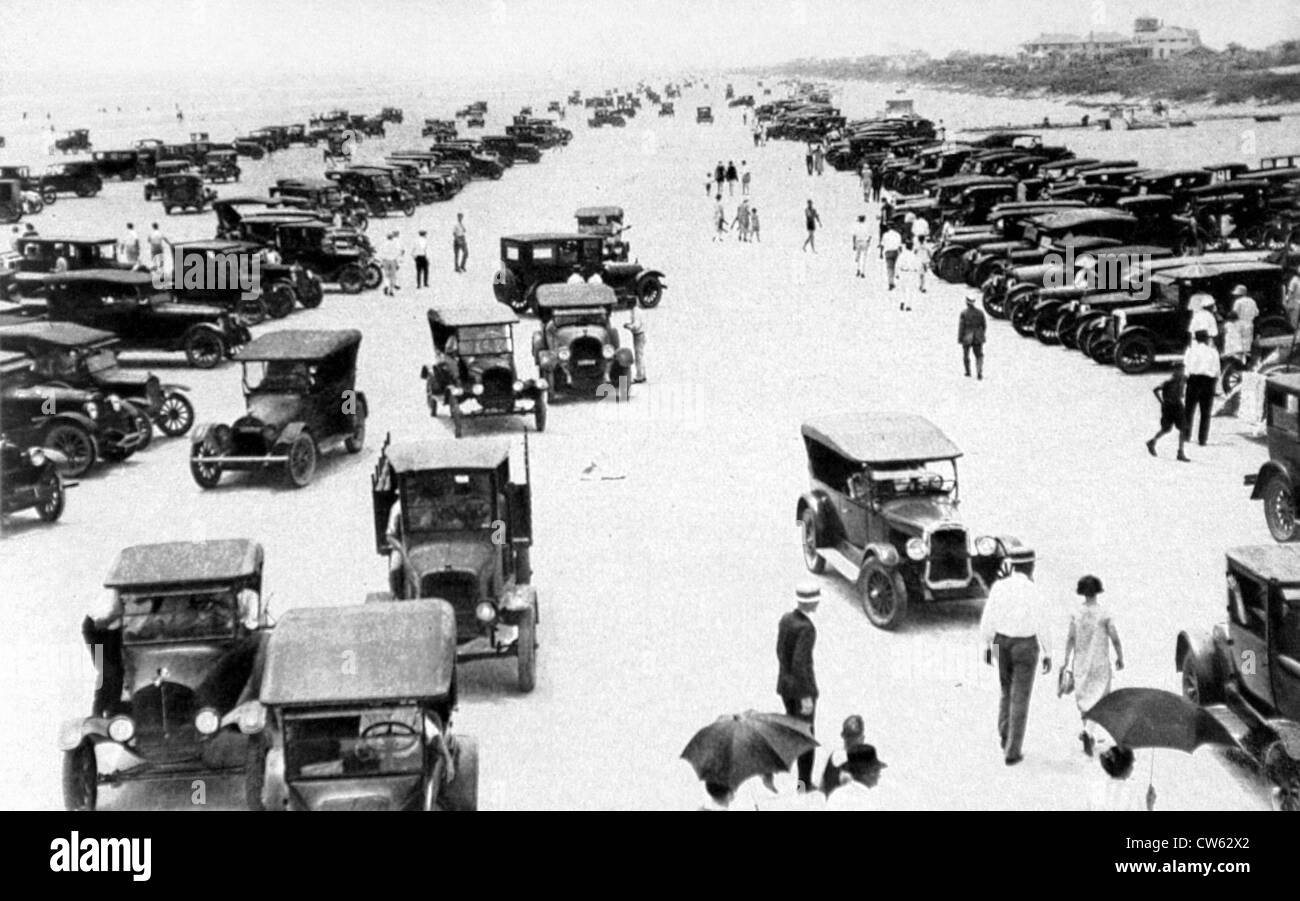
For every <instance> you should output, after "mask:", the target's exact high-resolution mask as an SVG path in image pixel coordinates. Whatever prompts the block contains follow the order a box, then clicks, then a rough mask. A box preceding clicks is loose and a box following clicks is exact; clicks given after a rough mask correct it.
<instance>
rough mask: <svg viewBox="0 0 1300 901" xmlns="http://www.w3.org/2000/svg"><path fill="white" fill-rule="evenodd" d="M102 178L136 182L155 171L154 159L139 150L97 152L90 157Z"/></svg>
mask: <svg viewBox="0 0 1300 901" xmlns="http://www.w3.org/2000/svg"><path fill="white" fill-rule="evenodd" d="M90 158H91V160H92V161H93V162H94V164H95V170H96V171H97V172H98V173H99V177H100V178H120V179H122V181H134V180H135V179H136V178H138V177H139V176H141V175H148V174H150V173H151V172H152V171H153V161H152V159H150V158H148V157H146V156H144V155H142V154H141V152H140V151H139V150H134V149H133V150H96V151H95V152H94V153H92V154H91V155H90Z"/></svg>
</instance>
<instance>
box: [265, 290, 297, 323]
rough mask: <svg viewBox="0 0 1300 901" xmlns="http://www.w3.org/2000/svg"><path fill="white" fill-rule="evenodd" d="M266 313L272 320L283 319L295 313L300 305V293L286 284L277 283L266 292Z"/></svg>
mask: <svg viewBox="0 0 1300 901" xmlns="http://www.w3.org/2000/svg"><path fill="white" fill-rule="evenodd" d="M264 299H265V301H266V312H267V313H269V314H270V315H271V318H272V319H283V318H284V317H286V316H288V315H289V314H290V313H292V312H293V308H294V307H295V306H296V305H297V303H298V292H296V291H294V290H293V288H292V287H291V286H290V285H288V284H286V283H285V282H276V283H275V284H273V285H271V289H270V290H269V291H267V292H266V294H265V296H264Z"/></svg>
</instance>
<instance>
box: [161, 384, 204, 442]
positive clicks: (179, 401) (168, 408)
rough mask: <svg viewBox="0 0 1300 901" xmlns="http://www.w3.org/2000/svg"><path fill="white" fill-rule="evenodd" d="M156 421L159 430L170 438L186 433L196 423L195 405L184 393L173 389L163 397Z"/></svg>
mask: <svg viewBox="0 0 1300 901" xmlns="http://www.w3.org/2000/svg"><path fill="white" fill-rule="evenodd" d="M155 422H156V423H157V425H158V430H159V431H161V432H162V433H163V434H164V435H166V436H167V437H168V438H176V437H178V436H180V435H184V434H185V433H186V432H188V431H189V430H190V426H192V425H193V424H194V406H193V405H192V404H191V403H190V399H189V398H188V397H186V396H185V395H184V394H177V393H176V392H175V391H173V392H172V393H170V394H168V395H167V396H166V397H164V398H163V402H162V406H161V407H159V408H158V416H157V417H156V418H155Z"/></svg>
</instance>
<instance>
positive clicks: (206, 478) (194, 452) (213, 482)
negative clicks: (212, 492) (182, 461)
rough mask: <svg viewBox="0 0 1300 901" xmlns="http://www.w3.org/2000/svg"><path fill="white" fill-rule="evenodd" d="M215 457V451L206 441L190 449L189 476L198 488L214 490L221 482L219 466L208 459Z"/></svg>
mask: <svg viewBox="0 0 1300 901" xmlns="http://www.w3.org/2000/svg"><path fill="white" fill-rule="evenodd" d="M215 456H217V449H216V448H215V447H213V446H212V445H211V444H209V443H208V442H207V441H201V442H199V443H198V444H195V445H193V446H191V447H190V475H191V476H193V477H194V481H195V482H196V483H197V484H198V486H199V487H200V488H216V487H217V483H218V482H220V481H221V464H220V463H218V462H217V461H215V460H210V459H208V458H210V457H215Z"/></svg>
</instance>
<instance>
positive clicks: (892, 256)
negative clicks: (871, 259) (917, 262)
mask: <svg viewBox="0 0 1300 901" xmlns="http://www.w3.org/2000/svg"><path fill="white" fill-rule="evenodd" d="M902 249H903V236H902V235H900V234H899V233H898V232H897V231H896V230H895V229H894V227H893V226H892V225H889V226H887V227H886V228H885V230H884V231H883V232H882V233H881V235H880V253H881V255H882V256H884V258H885V275H886V276H887V277H888V278H889V290H890V291H892V290H894V282H895V281H896V280H897V278H898V255H899V253H900V252H901V251H902Z"/></svg>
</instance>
